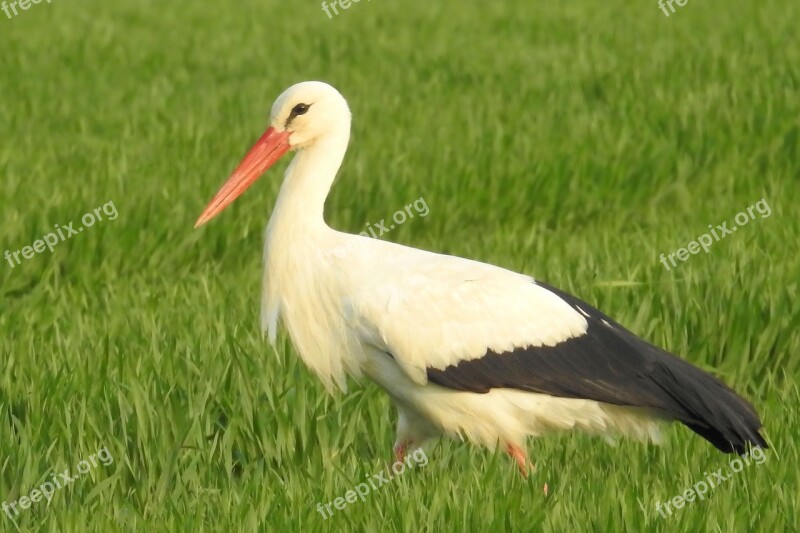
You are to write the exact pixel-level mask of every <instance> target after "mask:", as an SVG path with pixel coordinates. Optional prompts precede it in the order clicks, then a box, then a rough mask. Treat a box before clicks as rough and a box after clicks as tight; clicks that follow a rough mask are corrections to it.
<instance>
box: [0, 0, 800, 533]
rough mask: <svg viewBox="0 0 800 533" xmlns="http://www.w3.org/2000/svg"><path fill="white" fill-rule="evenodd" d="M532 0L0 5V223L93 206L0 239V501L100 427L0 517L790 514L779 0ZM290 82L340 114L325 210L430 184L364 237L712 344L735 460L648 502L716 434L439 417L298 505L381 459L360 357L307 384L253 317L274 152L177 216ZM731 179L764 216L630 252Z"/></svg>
mask: <svg viewBox="0 0 800 533" xmlns="http://www.w3.org/2000/svg"><path fill="white" fill-rule="evenodd" d="M532 4H533V3H531V2H528V1H523V0H507V1H504V2H481V3H469V2H456V1H443V2H430V1H426V2H422V1H407V2H390V1H388V0H375V1H373V2H363V1H362V2H360V3H358V4H353V6H352V7H351V8H350V9H349V10H348V11H344V12H342V14H341V15H339V16H338V17H335V18H334V19H332V20H329V19H328V18H327V17H326V16H325V14H324V13H323V12H322V10H321V9H320V2H319V1H308V2H305V1H304V2H298V1H294V0H293V1H291V2H288V1H284V2H277V1H274V0H269V1H264V0H241V1H238V2H234V1H232V0H231V1H228V0H223V1H218V2H207V3H206V2H190V1H189V0H176V1H171V2H161V1H159V2H157V1H155V0H144V1H141V0H140V1H136V2H134V1H132V0H128V1H119V2H107V1H100V0H89V1H86V2H70V1H60V0H59V1H56V2H54V3H52V4H49V5H48V4H46V3H42V4H39V5H33V6H32V7H31V8H30V9H29V10H28V11H25V12H22V13H21V14H20V15H19V16H17V17H15V18H14V19H11V20H9V19H6V18H5V15H3V14H2V12H0V71H1V72H2V78H0V79H1V80H2V81H0V124H2V125H3V142H2V144H0V170H2V175H0V178H1V179H0V198H2V200H0V202H1V205H2V218H1V219H0V220H2V225H0V247H1V248H2V250H0V252H2V251H4V250H5V249H9V250H12V251H14V250H18V249H20V248H22V247H23V246H26V245H30V244H32V243H33V242H34V241H35V240H36V239H38V238H40V237H41V236H42V235H44V234H46V233H48V232H49V231H51V229H52V228H53V226H54V224H60V225H62V226H63V225H65V224H66V223H68V222H69V221H72V220H75V221H77V220H78V219H79V218H80V217H81V215H83V213H85V212H86V211H90V210H92V209H93V208H95V207H97V206H100V205H102V204H104V203H106V202H108V201H113V202H114V205H115V206H116V208H117V209H118V212H119V216H118V218H117V219H116V220H113V221H105V222H102V223H98V224H97V225H95V226H94V227H92V228H91V229H89V230H87V231H85V232H83V233H81V234H80V235H79V236H76V237H73V238H71V239H69V240H68V241H66V242H63V243H61V244H59V245H58V246H57V247H56V249H55V251H54V252H53V253H48V252H45V253H42V254H38V255H36V256H35V257H34V258H33V259H30V260H26V261H24V262H23V263H22V264H21V265H18V266H16V267H15V268H13V269H12V268H11V266H10V265H9V264H8V263H6V262H5V260H3V262H2V263H0V281H2V289H0V500H5V501H14V500H18V499H19V498H20V496H23V495H25V494H28V493H29V492H30V490H31V489H33V488H35V487H36V486H39V485H41V484H42V483H43V482H44V481H47V480H48V479H50V476H51V474H53V473H57V472H61V471H63V470H64V469H66V468H71V469H72V470H73V472H74V469H75V465H76V464H77V463H78V461H80V460H81V459H86V458H88V456H89V455H91V454H92V453H95V452H96V451H97V450H98V449H99V448H101V447H103V446H106V447H107V448H108V450H109V451H110V453H111V454H112V455H113V457H114V463H113V464H112V465H110V466H107V467H106V466H97V467H96V468H93V469H92V470H91V471H90V472H89V474H87V475H86V476H84V477H83V478H81V479H79V480H77V481H76V482H75V483H73V484H71V485H69V486H68V487H66V488H65V489H63V490H60V491H57V492H56V493H55V495H54V497H53V499H52V501H51V502H50V504H49V505H46V504H45V503H38V504H36V505H34V506H33V507H32V508H31V509H28V510H25V511H23V512H22V513H21V514H20V515H19V516H17V517H15V519H14V520H13V521H12V520H10V519H8V518H7V517H6V516H5V514H0V530H3V531H6V530H7V531H40V530H41V531H65V530H75V531H82V530H86V529H88V530H92V531H114V530H118V531H254V530H259V529H260V530H269V531H295V530H302V531H328V530H342V531H420V530H430V531H478V530H489V529H491V530H492V531H499V530H503V529H508V530H515V531H533V530H537V531H538V530H546V531H565V530H566V531H618V530H628V531H643V530H656V531H700V530H708V531H744V530H756V529H761V530H764V531H781V530H784V529H786V530H790V529H794V530H796V529H797V528H798V524H800V518H798V510H797V491H798V485H800V483H798V477H800V475H799V474H798V466H797V465H798V459H800V458H799V457H798V444H797V443H798V441H800V428H798V422H799V420H798V410H797V405H798V403H800V392H799V391H798V386H797V378H798V374H799V373H800V357H798V351H799V350H800V337H799V335H798V331H799V330H800V310H798V280H800V259H799V258H798V254H797V243H798V237H800V232H799V231H798V230H799V229H800V216H799V215H800V209H799V208H798V203H797V202H798V198H800V182H799V181H798V175H800V164H798V161H800V98H798V88H800V72H799V67H800V47H799V46H798V37H797V20H798V16H800V8H798V6H797V4H796V3H792V2H788V1H783V2H780V1H777V0H766V1H765V2H758V3H755V2H745V1H743V0H741V1H721V0H712V1H710V2H699V1H692V2H689V3H688V4H687V5H686V6H685V7H682V8H678V11H677V12H676V13H675V14H674V15H672V16H670V17H669V18H666V17H664V16H663V14H662V13H661V11H660V10H659V9H658V6H657V4H656V2H655V0H653V1H650V2H635V3H632V2H625V1H622V0H610V1H606V2H593V1H590V0H580V1H577V2H564V3H563V5H562V3H555V5H550V4H551V3H547V7H545V6H539V7H535V6H532ZM306 79H324V80H326V81H329V82H330V83H332V84H334V85H335V86H336V87H337V88H339V89H340V91H341V92H342V93H343V94H344V95H345V96H346V97H347V98H348V100H349V102H350V104H351V108H352V110H353V113H354V126H353V139H352V142H351V150H350V153H349V155H348V157H347V159H346V161H345V165H344V167H343V169H342V172H341V174H340V179H339V181H338V182H337V184H336V185H335V187H334V190H333V192H332V195H331V197H330V199H329V201H328V204H327V211H328V214H327V219H328V221H329V223H330V224H331V225H332V226H333V227H336V228H338V229H342V230H347V231H351V232H358V231H361V230H362V229H363V228H364V225H365V224H366V223H367V222H373V223H374V222H376V221H379V220H380V219H381V218H384V217H386V216H388V215H390V214H391V213H392V212H393V211H394V210H396V209H398V208H400V207H402V206H403V205H405V204H407V203H409V202H411V201H413V200H414V199H416V198H419V197H420V196H422V197H424V198H425V199H426V202H427V204H428V206H429V207H430V214H429V215H428V216H427V217H425V218H415V219H414V220H412V221H409V222H407V223H405V224H404V225H402V226H401V227H399V228H397V229H396V230H394V231H393V232H392V233H391V234H390V235H389V236H388V237H389V238H390V239H391V240H395V241H398V242H403V243H407V244H411V245H413V246H417V247H421V248H427V249H432V250H436V251H441V252H446V253H452V254H457V255H463V256H467V257H471V258H475V259H478V260H482V261H487V262H492V263H495V264H499V265H501V266H504V267H508V268H511V269H514V270H519V271H524V272H526V273H529V274H531V275H534V276H535V277H537V278H541V279H543V280H546V281H548V282H550V283H552V284H554V285H556V286H560V287H562V288H564V289H566V290H569V291H571V292H574V293H576V294H578V295H580V296H581V297H583V298H584V299H586V300H588V301H589V302H592V303H594V304H596V305H597V306H599V307H600V308H601V309H603V310H605V311H606V312H607V313H609V314H610V315H612V316H614V317H615V318H616V319H618V320H619V321H620V322H622V323H623V324H625V325H626V326H628V327H629V328H630V329H632V330H633V331H635V332H637V333H638V334H640V335H642V336H644V337H646V338H648V339H650V340H651V341H653V342H655V343H657V344H659V345H662V346H664V347H666V348H668V349H670V350H672V351H674V352H676V353H679V354H682V355H683V356H685V357H686V358H687V359H689V360H690V361H692V362H693V363H695V364H697V365H699V366H700V367H702V368H705V369H709V370H712V371H713V372H714V373H715V374H717V375H718V376H721V377H722V378H723V379H724V380H725V381H726V382H727V383H729V384H731V385H732V386H733V387H734V388H736V389H737V390H738V391H740V392H741V393H743V394H744V395H745V396H746V397H748V398H749V399H751V400H752V401H753V403H754V404H755V405H756V406H757V408H758V410H759V412H760V414H761V415H762V418H763V420H764V423H765V435H766V436H767V439H768V440H769V442H770V443H771V445H772V448H771V449H770V450H769V451H768V452H767V460H766V462H765V463H764V464H762V465H752V466H750V467H747V468H745V469H744V470H743V471H742V472H741V473H739V474H737V475H736V476H735V477H733V478H732V479H731V480H729V481H728V482H727V483H725V484H724V485H722V486H720V487H718V488H717V489H715V490H714V491H713V492H711V493H710V498H709V499H707V500H705V501H703V502H694V503H690V504H688V505H687V506H686V507H684V508H683V509H681V510H679V511H677V512H676V513H675V514H674V515H673V516H671V517H670V518H667V519H663V518H661V516H659V514H658V513H657V512H656V510H655V504H656V502H658V501H665V500H667V499H670V498H672V497H673V496H676V495H678V494H680V493H682V492H683V491H684V490H685V489H686V488H689V487H690V486H691V485H693V484H694V483H696V482H697V481H699V480H702V479H704V477H705V475H704V473H705V472H711V471H715V470H717V469H719V468H725V467H726V466H727V464H728V461H729V460H730V459H731V458H730V457H728V456H725V455H722V454H718V453H716V451H715V450H714V449H713V448H712V447H711V446H710V445H708V444H707V443H706V442H705V441H703V440H702V439H700V438H699V437H696V436H695V435H694V434H692V433H691V432H690V431H688V430H687V429H685V428H683V427H678V426H670V427H669V429H668V431H666V433H665V436H666V440H665V444H664V445H663V446H662V447H655V446H652V445H643V444H640V443H636V442H631V441H626V440H623V441H621V442H620V443H619V445H618V446H613V447H612V446H607V445H606V444H605V443H604V442H603V441H602V440H601V439H596V438H591V437H587V436H583V435H579V434H565V435H554V436H551V437H547V438H543V439H539V440H536V441H532V442H531V443H530V444H529V451H530V453H531V455H532V457H533V458H534V460H535V461H536V463H537V464H538V470H537V472H536V475H534V476H532V477H531V478H530V479H529V480H527V481H525V480H523V479H522V478H520V476H518V474H517V473H516V472H515V470H514V468H513V467H512V465H511V463H510V461H509V460H508V459H507V458H506V457H504V456H502V455H501V454H492V453H488V452H485V451H482V450H480V449H477V448H474V447H471V446H469V445H465V444H462V443H458V442H442V443H440V444H437V445H436V446H434V447H433V448H432V449H431V450H430V451H429V453H428V457H429V459H430V462H429V464H428V465H427V466H426V467H424V468H417V469H414V470H412V471H409V472H407V473H406V474H404V475H403V476H400V477H399V478H397V479H395V480H394V481H392V482H391V483H390V484H389V485H385V486H383V487H382V488H381V489H380V490H379V491H377V492H374V493H373V494H370V495H369V496H368V499H367V500H366V502H363V503H362V502H359V503H355V504H352V505H349V506H348V507H347V508H346V509H345V510H344V511H339V512H337V513H336V514H335V515H334V516H333V517H332V518H331V519H329V520H327V521H326V520H323V519H322V517H321V516H320V515H319V513H317V511H316V503H317V502H329V501H332V500H333V499H334V498H336V497H337V496H344V494H345V492H346V491H347V490H349V489H350V488H352V487H354V486H355V485H356V484H358V483H360V482H361V481H362V480H364V479H365V478H366V477H367V476H369V475H371V474H374V473H376V472H378V471H380V470H381V469H382V468H384V466H385V464H386V462H387V460H388V459H389V457H390V454H391V445H392V442H393V439H394V423H395V418H396V415H395V413H394V411H393V409H392V407H391V404H390V401H389V400H388V399H387V397H386V396H385V395H384V394H383V393H382V392H381V391H380V390H379V389H378V388H377V387H375V386H373V385H370V384H366V383H364V384H359V383H353V384H352V386H351V387H350V391H349V392H348V393H347V394H344V395H339V396H336V397H329V396H327V395H326V394H325V393H324V391H323V388H322V386H321V385H320V383H319V382H318V381H317V380H316V379H315V378H314V377H313V376H311V375H310V374H309V372H308V371H307V370H306V369H305V368H304V367H303V365H302V364H301V363H300V362H299V360H298V358H297V357H296V354H295V353H294V351H293V349H292V348H291V344H290V341H289V340H288V339H287V338H286V337H281V338H280V342H279V348H278V350H277V353H275V350H274V349H272V348H271V347H270V346H268V345H267V344H266V343H265V341H263V340H262V339H261V336H260V332H259V330H258V304H259V290H260V271H261V264H260V256H261V246H262V228H263V226H264V224H265V223H266V220H267V218H268V216H269V213H270V209H271V205H272V202H273V201H274V199H275V197H276V193H277V188H278V186H279V182H280V176H281V172H282V170H283V169H284V168H285V164H286V163H283V164H281V165H280V166H279V168H277V169H275V170H273V171H271V172H270V173H269V175H267V176H266V177H265V178H264V179H262V180H261V181H260V182H259V183H258V184H256V185H255V186H254V187H253V188H252V190H250V191H248V193H247V194H246V195H245V196H244V197H242V198H241V199H240V200H239V201H238V202H236V204H235V205H234V206H233V207H232V208H231V209H229V210H227V211H226V212H225V213H224V214H223V215H221V216H220V217H218V218H217V219H215V220H214V221H213V222H212V223H211V224H209V225H208V226H206V227H204V228H203V229H202V230H199V231H194V230H192V225H193V223H194V220H195V219H196V217H197V216H198V215H199V213H200V211H201V210H202V208H203V207H204V206H205V204H206V203H207V201H208V200H209V199H210V198H211V196H212V195H213V193H214V192H215V191H216V189H217V187H218V186H219V185H220V184H221V183H222V181H223V180H224V179H225V178H226V177H227V175H228V173H229V172H230V170H231V169H232V168H233V166H234V165H235V164H236V162H237V161H238V159H239V158H240V156H241V155H242V154H243V153H244V151H245V149H246V148H247V147H248V146H249V144H250V143H251V142H252V141H253V140H254V139H255V138H256V137H257V136H258V135H259V134H260V133H261V131H262V130H263V128H264V127H265V123H266V119H265V117H266V115H267V113H268V109H269V106H270V105H271V102H272V100H273V99H274V98H275V97H276V96H277V95H278V94H279V93H280V92H281V91H282V90H283V89H284V88H286V87H287V86H289V85H290V84H292V83H295V82H297V81H302V80H306ZM761 198H765V199H767V201H768V202H769V205H770V206H771V207H772V215H771V216H770V217H769V218H764V219H758V220H757V221H755V222H751V223H750V224H749V225H748V226H747V227H745V228H742V229H741V230H739V231H737V232H736V234H734V235H732V236H728V237H726V238H725V239H724V240H722V241H720V242H718V243H716V244H714V245H713V247H712V248H711V250H710V253H708V254H705V253H701V254H699V255H696V256H692V257H691V258H690V259H689V260H688V261H687V262H686V263H683V264H681V265H680V266H679V267H678V268H676V269H673V270H672V271H669V272H668V271H666V270H665V269H664V267H663V266H662V265H661V263H660V262H659V261H658V256H659V254H660V253H662V252H663V253H669V252H674V251H675V250H677V249H678V248H679V247H681V246H684V245H685V244H686V243H687V242H688V241H690V240H692V239H694V238H696V237H697V236H698V235H700V234H701V233H703V232H704V231H706V228H707V226H708V225H709V224H721V223H722V222H723V221H730V220H732V219H733V217H734V216H735V215H736V213H738V212H740V211H742V210H744V209H746V208H747V207H748V206H750V205H752V204H753V203H755V202H756V201H758V200H759V199H761ZM409 334H413V332H409ZM545 482H547V483H548V485H549V487H550V491H549V495H547V496H545V495H544V494H543V493H542V485H543V483H545Z"/></svg>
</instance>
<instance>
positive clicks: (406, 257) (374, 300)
mask: <svg viewBox="0 0 800 533" xmlns="http://www.w3.org/2000/svg"><path fill="white" fill-rule="evenodd" d="M404 250H409V249H407V248H404ZM413 252H416V253H417V254H418V255H417V254H414V253H412V252H406V253H403V254H393V259H395V258H396V259H397V262H396V263H395V264H394V265H393V266H392V267H390V268H388V269H386V271H385V272H383V274H384V276H382V281H380V282H376V283H373V284H367V285H366V286H365V287H364V288H365V290H364V291H359V292H358V293H357V295H358V296H357V297H356V298H355V299H354V300H353V301H352V302H351V309H352V310H353V312H354V313H355V315H357V316H358V317H359V322H360V324H361V330H362V332H363V334H367V338H369V339H370V342H371V343H373V344H374V345H376V346H378V347H380V348H381V349H383V350H385V351H386V352H387V353H390V354H391V355H392V357H394V358H395V360H396V361H397V362H398V364H399V365H400V366H401V368H402V369H403V371H404V372H406V373H407V374H408V375H409V376H410V377H411V378H412V379H413V380H415V381H416V382H418V383H425V382H426V381H430V382H432V383H435V384H437V385H440V386H443V387H447V388H451V389H456V390H462V391H470V392H476V393H485V392H488V391H489V390H491V389H493V388H513V389H520V390H525V391H530V392H537V393H543V394H548V395H551V396H558V397H564V398H582V399H590V400H595V401H599V402H605V403H610V404H616V405H627V406H637V407H645V408H649V409H653V410H656V411H659V412H661V413H662V414H663V415H664V416H666V417H669V418H675V419H678V420H680V421H682V422H684V423H685V424H686V425H687V426H689V427H690V428H691V429H692V430H694V431H696V432H697V433H699V434H700V435H702V436H703V437H705V438H706V439H708V440H709V441H711V442H712V443H713V444H714V445H715V446H717V447H718V448H720V449H722V450H724V451H732V450H734V449H735V450H737V451H738V450H741V449H744V442H747V441H749V442H752V443H755V444H759V445H763V446H765V445H766V443H765V442H764V440H763V438H762V437H761V436H760V435H759V434H758V428H760V427H761V422H760V420H759V419H758V415H757V414H756V412H755V410H754V409H753V407H752V406H751V405H750V404H749V403H748V402H747V401H745V400H744V399H742V398H740V397H739V396H738V395H736V393H735V392H733V391H732V390H731V389H729V388H728V387H727V386H725V385H724V384H723V383H722V382H721V381H719V380H718V379H716V378H714V377H713V376H711V375H710V374H708V373H706V372H704V371H702V370H700V369H698V368H696V367H694V366H692V365H691V364H689V363H688V362H686V361H684V360H682V359H680V358H678V357H676V356H674V355H672V354H670V353H668V352H666V351H664V350H662V349H660V348H657V347H655V346H653V345H651V344H649V343H648V342H646V341H644V340H642V339H640V338H639V337H637V336H636V335H634V334H633V333H631V332H630V331H628V330H626V329H625V328H624V327H622V326H621V325H620V324H618V323H616V322H615V321H614V320H612V319H611V318H609V317H608V316H606V315H605V314H603V313H601V312H600V311H598V310H597V309H595V308H594V307H592V306H590V305H589V304H587V303H585V302H583V301H581V300H579V299H577V298H575V297H573V296H571V295H569V294H567V293H564V292H562V291H559V290H558V289H555V288H553V287H550V286H547V285H544V284H542V283H539V282H536V281H534V280H533V279H532V278H530V277H528V276H523V275H520V274H516V273H513V272H510V271H508V270H504V269H501V268H498V267H494V266H491V265H486V264H483V263H478V262H474V261H468V260H465V259H461V258H457V257H451V256H443V255H437V254H431V253H427V252H420V251H418V250H413ZM731 443H732V444H731Z"/></svg>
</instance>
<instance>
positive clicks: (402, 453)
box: [394, 442, 407, 463]
mask: <svg viewBox="0 0 800 533" xmlns="http://www.w3.org/2000/svg"><path fill="white" fill-rule="evenodd" d="M406 446H407V443H405V442H398V443H397V444H395V445H394V457H395V459H397V461H396V462H398V463H402V462H403V460H404V459H405V458H406Z"/></svg>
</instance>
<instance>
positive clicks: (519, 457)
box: [506, 444, 536, 479]
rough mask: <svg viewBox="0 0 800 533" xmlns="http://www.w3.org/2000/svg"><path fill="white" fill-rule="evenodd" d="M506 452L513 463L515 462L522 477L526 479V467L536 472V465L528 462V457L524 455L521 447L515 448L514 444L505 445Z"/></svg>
mask: <svg viewBox="0 0 800 533" xmlns="http://www.w3.org/2000/svg"><path fill="white" fill-rule="evenodd" d="M506 452H507V453H508V455H510V456H511V458H512V459H514V461H516V463H517V466H518V467H519V472H520V474H522V477H524V478H526V479H527V478H528V467H529V466H530V467H531V468H532V469H533V470H536V465H534V464H533V463H531V462H530V461H528V457H527V456H526V455H525V450H523V449H522V448H521V447H519V446H516V445H514V444H508V445H506Z"/></svg>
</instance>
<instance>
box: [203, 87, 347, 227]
mask: <svg viewBox="0 0 800 533" xmlns="http://www.w3.org/2000/svg"><path fill="white" fill-rule="evenodd" d="M349 131H350V109H349V108H348V107H347V102H346V101H345V99H344V97H343V96H342V95H341V94H339V91H337V90H336V89H334V88H333V87H331V86H330V85H328V84H327V83H323V82H321V81H306V82H302V83H298V84H296V85H292V86H291V87H289V88H288V89H286V90H285V91H284V92H283V93H282V94H281V95H280V96H279V97H278V99H277V100H275V103H274V104H272V110H271V111H270V116H269V127H268V128H267V131H265V132H264V134H263V135H262V136H261V138H259V139H258V141H256V143H255V144H254V145H253V147H252V148H251V149H250V151H249V152H248V153H247V155H245V156H244V159H242V161H241V162H240V163H239V166H237V167H236V170H234V171H233V174H232V175H231V177H230V178H228V181H226V182H225V184H224V185H223V186H222V188H220V190H219V191H218V192H217V194H216V195H215V196H214V198H213V199H212V200H211V202H210V203H209V204H208V206H207V207H206V209H205V210H204V211H203V213H202V214H201V215H200V218H198V219H197V222H195V225H194V227H195V228H196V227H198V226H200V225H202V224H205V223H206V222H208V221H209V220H211V219H212V218H214V217H215V216H217V215H218V214H219V213H220V212H221V211H222V210H223V209H225V208H226V207H227V206H228V205H229V204H230V203H232V202H233V201H234V200H235V199H236V198H237V197H238V196H239V195H240V194H242V193H243V192H244V191H245V189H247V188H248V187H249V186H250V185H252V184H253V182H255V181H256V179H258V177H259V176H261V175H262V174H263V173H264V172H266V171H267V169H268V168H269V167H271V166H272V165H273V164H275V162H276V161H278V159H280V158H281V156H283V155H284V154H285V153H286V152H288V151H290V150H302V149H306V148H310V147H311V146H313V145H314V144H316V143H317V142H319V141H321V140H323V139H325V138H327V137H330V136H331V135H334V134H337V133H339V134H342V133H344V134H345V137H346V134H349Z"/></svg>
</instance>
